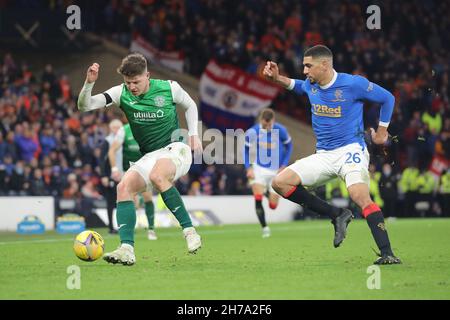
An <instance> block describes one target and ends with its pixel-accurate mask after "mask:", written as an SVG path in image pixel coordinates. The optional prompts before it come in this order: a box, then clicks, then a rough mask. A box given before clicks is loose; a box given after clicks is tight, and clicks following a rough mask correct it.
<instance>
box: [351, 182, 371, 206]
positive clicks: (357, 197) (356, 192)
mask: <svg viewBox="0 0 450 320" xmlns="http://www.w3.org/2000/svg"><path fill="white" fill-rule="evenodd" d="M348 191H349V195H350V198H351V199H352V200H353V201H354V202H355V203H356V204H357V205H358V206H359V207H360V208H363V209H364V208H365V207H366V206H368V205H369V204H371V203H372V199H371V198H370V195H369V193H368V192H366V190H361V189H360V188H351V187H349V189H348Z"/></svg>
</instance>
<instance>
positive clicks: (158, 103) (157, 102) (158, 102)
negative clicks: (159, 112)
mask: <svg viewBox="0 0 450 320" xmlns="http://www.w3.org/2000/svg"><path fill="white" fill-rule="evenodd" d="M153 101H155V106H157V107H162V106H163V105H164V103H165V102H166V99H165V98H164V97H163V96H156V97H154V98H153Z"/></svg>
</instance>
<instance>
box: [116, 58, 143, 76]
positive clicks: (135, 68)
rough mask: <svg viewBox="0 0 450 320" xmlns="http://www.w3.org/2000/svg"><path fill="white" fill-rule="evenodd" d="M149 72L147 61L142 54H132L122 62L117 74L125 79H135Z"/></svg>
mask: <svg viewBox="0 0 450 320" xmlns="http://www.w3.org/2000/svg"><path fill="white" fill-rule="evenodd" d="M146 71H147V59H145V57H144V56H143V55H142V54H140V53H137V52H136V53H130V54H129V55H127V56H126V57H125V58H123V60H122V64H121V65H120V67H118V68H117V72H118V73H119V74H121V75H123V76H125V77H135V76H139V75H141V74H143V73H144V72H146Z"/></svg>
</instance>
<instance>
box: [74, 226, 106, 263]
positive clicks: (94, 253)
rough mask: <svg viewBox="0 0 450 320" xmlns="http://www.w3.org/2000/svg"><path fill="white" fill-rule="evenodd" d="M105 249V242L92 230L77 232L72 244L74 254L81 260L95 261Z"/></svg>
mask: <svg viewBox="0 0 450 320" xmlns="http://www.w3.org/2000/svg"><path fill="white" fill-rule="evenodd" d="M104 249H105V242H104V240H103V238H102V236H101V235H100V234H98V233H97V232H95V231H92V230H86V231H83V232H81V233H79V234H78V235H77V236H76V238H75V241H74V244H73V251H74V252H75V255H76V256H77V257H78V258H80V259H81V260H83V261H95V260H97V259H98V258H100V257H101V256H103V252H104Z"/></svg>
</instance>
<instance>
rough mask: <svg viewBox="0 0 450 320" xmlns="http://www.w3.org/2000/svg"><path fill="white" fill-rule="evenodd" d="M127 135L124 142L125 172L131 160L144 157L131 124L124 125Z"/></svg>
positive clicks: (134, 160)
mask: <svg viewBox="0 0 450 320" xmlns="http://www.w3.org/2000/svg"><path fill="white" fill-rule="evenodd" d="M123 130H124V132H125V136H124V139H123V144H122V157H123V170H124V172H125V171H127V170H128V168H129V167H130V161H131V162H136V161H138V160H139V159H140V158H141V157H142V153H141V151H140V150H139V144H138V143H137V141H136V140H135V139H134V137H133V133H132V132H131V128H130V124H128V123H127V124H126V125H124V126H123Z"/></svg>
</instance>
